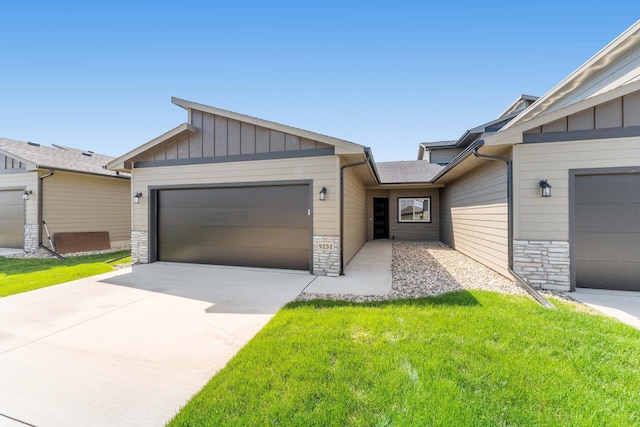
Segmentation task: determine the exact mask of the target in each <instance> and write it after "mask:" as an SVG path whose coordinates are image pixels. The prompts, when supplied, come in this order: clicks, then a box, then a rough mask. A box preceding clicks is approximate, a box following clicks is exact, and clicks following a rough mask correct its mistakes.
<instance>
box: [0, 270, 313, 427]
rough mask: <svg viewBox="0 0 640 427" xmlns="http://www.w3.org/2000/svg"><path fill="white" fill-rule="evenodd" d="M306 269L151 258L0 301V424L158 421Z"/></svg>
mask: <svg viewBox="0 0 640 427" xmlns="http://www.w3.org/2000/svg"><path fill="white" fill-rule="evenodd" d="M313 278H314V276H311V275H310V274H308V273H306V272H292V271H280V270H261V269H242V268H232V267H216V266H201V265H186V264H170V263H155V264H149V265H140V266H135V267H134V268H133V271H131V269H129V270H123V271H120V272H115V273H108V274H104V275H100V276H95V277H91V278H88V279H82V280H78V281H75V282H69V283H65V284H61V285H57V286H51V287H48V288H43V289H39V290H35V291H31V292H26V293H23V294H18V295H13V296H9V297H5V298H0V426H6V425H11V426H22V427H24V424H23V423H27V424H28V425H36V426H161V425H164V424H165V423H166V422H167V421H168V420H169V419H170V418H171V417H172V416H173V415H174V414H175V413H176V412H177V411H178V410H179V409H180V407H181V406H182V405H184V404H185V403H186V402H187V401H188V400H189V398H190V397H191V396H192V395H193V394H194V393H196V392H197V391H198V390H200V388H202V386H204V384H206V382H207V381H208V380H209V379H210V378H211V377H212V376H213V375H214V374H215V373H216V372H217V371H218V370H219V369H220V368H222V367H223V366H224V365H225V364H226V363H227V361H228V360H229V359H231V357H233V356H234V355H235V354H236V353H237V351H238V350H239V349H240V348H241V347H242V346H244V344H245V343H246V342H247V341H249V340H250V339H251V338H252V337H253V336H254V335H255V334H256V333H257V332H258V331H259V330H260V329H262V327H263V326H264V325H265V324H266V323H267V322H268V321H269V320H270V319H271V317H272V316H273V315H274V313H276V312H277V311H278V310H279V309H280V308H281V307H282V306H283V305H284V304H286V303H287V302H289V301H290V300H292V299H293V298H295V297H296V296H297V295H298V294H299V293H300V292H301V291H302V289H304V288H305V287H306V286H307V285H308V284H309V282H311V281H312V280H313Z"/></svg>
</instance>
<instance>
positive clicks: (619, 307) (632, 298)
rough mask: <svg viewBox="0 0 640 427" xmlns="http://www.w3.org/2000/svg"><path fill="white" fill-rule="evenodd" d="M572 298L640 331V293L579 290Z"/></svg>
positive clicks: (573, 293)
mask: <svg viewBox="0 0 640 427" xmlns="http://www.w3.org/2000/svg"><path fill="white" fill-rule="evenodd" d="M567 295H568V296H570V297H571V298H573V299H575V300H576V301H579V302H581V303H583V304H586V305H588V306H589V307H591V308H593V309H596V310H598V311H600V312H601V313H603V314H605V315H607V316H609V317H613V318H615V319H618V320H620V321H621V322H624V323H626V324H627V325H631V326H633V327H634V328H637V329H640V292H630V291H610V290H606V289H585V288H577V289H576V291H575V292H571V293H568V294H567Z"/></svg>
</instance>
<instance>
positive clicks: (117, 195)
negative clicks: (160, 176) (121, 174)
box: [42, 171, 131, 247]
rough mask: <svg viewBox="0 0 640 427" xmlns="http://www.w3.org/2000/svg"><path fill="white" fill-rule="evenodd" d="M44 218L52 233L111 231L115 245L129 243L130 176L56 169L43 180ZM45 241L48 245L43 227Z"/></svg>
mask: <svg viewBox="0 0 640 427" xmlns="http://www.w3.org/2000/svg"><path fill="white" fill-rule="evenodd" d="M42 194H43V198H44V199H43V209H42V219H43V220H44V221H45V222H46V223H47V228H48V229H49V233H50V234H51V236H53V235H54V233H61V232H87V231H108V232H109V239H110V241H111V246H112V247H125V246H128V245H129V240H130V230H131V193H130V182H129V180H128V179H121V178H108V177H100V176H94V175H87V174H77V173H68V172H61V171H56V172H55V174H54V175H52V176H49V177H47V178H45V179H44V180H43V190H42ZM42 235H43V239H42V241H43V244H47V245H48V242H47V238H46V233H45V232H44V230H43V233H42Z"/></svg>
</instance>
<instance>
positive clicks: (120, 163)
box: [106, 123, 196, 172]
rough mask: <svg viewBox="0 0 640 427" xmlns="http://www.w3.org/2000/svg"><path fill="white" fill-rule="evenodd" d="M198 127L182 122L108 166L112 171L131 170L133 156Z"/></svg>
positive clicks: (193, 131)
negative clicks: (130, 162)
mask: <svg viewBox="0 0 640 427" xmlns="http://www.w3.org/2000/svg"><path fill="white" fill-rule="evenodd" d="M195 132H196V128H195V127H193V126H192V125H190V124H189V123H182V124H181V125H178V126H176V127H175V128H173V129H171V130H170V131H168V132H165V133H163V134H162V135H160V136H159V137H157V138H154V139H152V140H151V141H149V142H147V143H145V144H142V145H141V146H139V147H137V148H135V149H133V150H131V151H129V152H128V153H126V154H123V155H122V156H120V157H118V158H117V159H114V160H112V161H110V162H109V163H107V165H106V168H107V169H109V170H112V171H120V172H123V171H130V170H131V168H130V167H129V166H128V165H127V162H128V161H129V160H131V159H132V158H134V157H136V156H138V155H140V154H142V153H144V152H145V151H147V150H150V149H152V148H153V147H155V146H157V145H160V144H162V143H164V142H166V141H168V140H170V139H173V138H181V137H182V136H184V135H188V134H190V133H195Z"/></svg>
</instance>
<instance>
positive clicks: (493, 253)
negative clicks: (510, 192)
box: [440, 160, 509, 276]
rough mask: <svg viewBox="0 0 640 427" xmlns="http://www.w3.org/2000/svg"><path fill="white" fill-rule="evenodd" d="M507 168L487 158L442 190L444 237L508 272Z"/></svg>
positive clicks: (489, 263) (491, 266) (469, 252)
mask: <svg viewBox="0 0 640 427" xmlns="http://www.w3.org/2000/svg"><path fill="white" fill-rule="evenodd" d="M507 217H508V208H507V167H506V165H505V163H504V162H498V161H491V160H487V161H486V163H483V164H481V165H480V166H479V167H477V168H475V169H473V170H472V171H469V172H468V173H466V174H465V175H464V176H462V177H460V178H458V179H456V180H454V181H452V182H450V183H448V184H446V186H445V188H443V189H441V190H440V240H442V242H444V243H446V244H447V245H449V246H451V247H452V248H454V249H456V250H457V251H460V252H462V253H463V254H465V255H467V256H469V257H471V258H473V259H475V260H477V261H478V262H481V263H482V264H484V265H486V266H488V267H489V268H491V269H493V270H495V271H497V272H498V273H501V274H503V275H505V276H506V275H508V274H509V272H508V218H507Z"/></svg>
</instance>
